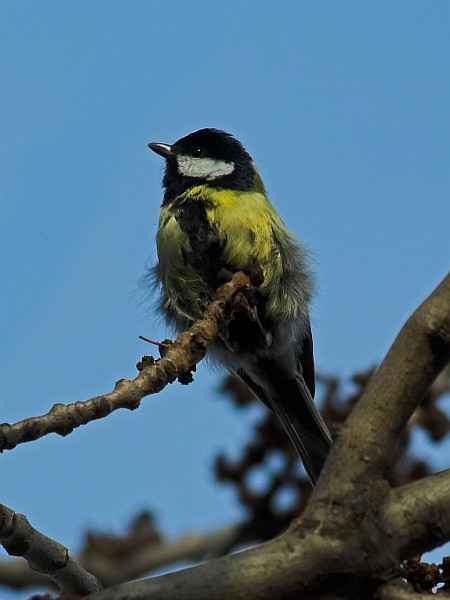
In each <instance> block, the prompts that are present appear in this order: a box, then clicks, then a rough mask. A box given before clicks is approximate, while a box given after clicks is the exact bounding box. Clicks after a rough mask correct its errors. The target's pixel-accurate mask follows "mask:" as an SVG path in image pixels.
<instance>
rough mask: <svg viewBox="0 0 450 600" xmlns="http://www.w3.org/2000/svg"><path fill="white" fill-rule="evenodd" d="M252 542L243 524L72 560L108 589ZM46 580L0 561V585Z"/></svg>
mask: <svg viewBox="0 0 450 600" xmlns="http://www.w3.org/2000/svg"><path fill="white" fill-rule="evenodd" d="M243 533H245V535H243ZM251 541H255V539H254V537H253V536H251V535H250V532H249V531H248V529H246V528H244V527H243V525H235V526H233V527H226V528H224V529H219V530H217V531H211V532H207V533H190V534H186V535H184V536H182V537H180V538H179V539H178V540H175V541H173V542H164V543H160V544H155V543H154V542H149V543H147V544H145V545H142V546H138V547H136V548H135V549H134V550H133V551H130V552H126V553H125V554H124V555H123V556H121V557H120V558H117V559H114V558H113V557H110V556H105V554H104V553H101V552H89V553H88V554H86V553H85V552H82V553H81V554H79V555H77V556H76V557H75V560H76V561H77V563H79V564H80V565H82V566H83V568H85V569H86V570H87V571H89V572H90V573H93V574H94V575H95V576H96V577H97V578H98V579H99V580H100V581H101V582H102V584H103V585H104V587H109V586H112V585H117V584H119V583H123V582H125V581H129V580H130V579H135V578H137V577H142V576H143V575H146V574H148V573H151V572H152V571H155V570H157V569H161V568H163V567H167V566H169V565H174V564H176V563H177V562H184V563H186V562H193V563H197V562H201V561H204V560H209V559H211V558H216V557H219V556H222V555H223V554H224V553H226V552H227V551H228V550H229V548H230V547H231V548H232V547H234V546H235V545H236V544H243V543H245V542H247V543H249V542H251ZM46 583H48V580H47V579H46V578H45V577H44V576H42V575H40V574H39V573H36V572H35V571H32V570H30V569H29V568H28V566H27V564H26V563H25V562H24V561H21V560H20V561H19V560H3V561H0V585H5V586H7V587H10V588H15V589H24V588H27V587H31V586H37V585H45V584H46Z"/></svg>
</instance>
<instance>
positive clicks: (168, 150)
mask: <svg viewBox="0 0 450 600" xmlns="http://www.w3.org/2000/svg"><path fill="white" fill-rule="evenodd" d="M148 147H149V148H150V150H153V152H156V154H159V155H160V156H163V157H164V158H170V157H172V156H175V153H174V152H173V150H172V146H170V145H169V144H160V143H159V142H151V143H150V144H149V145H148Z"/></svg>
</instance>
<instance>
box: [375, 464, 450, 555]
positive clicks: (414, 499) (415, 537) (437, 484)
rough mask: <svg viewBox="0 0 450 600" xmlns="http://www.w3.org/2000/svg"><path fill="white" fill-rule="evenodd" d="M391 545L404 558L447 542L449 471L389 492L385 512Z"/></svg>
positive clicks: (449, 497) (449, 526)
mask: <svg viewBox="0 0 450 600" xmlns="http://www.w3.org/2000/svg"><path fill="white" fill-rule="evenodd" d="M383 520H384V523H385V528H386V531H387V532H395V535H392V541H391V543H394V544H396V545H397V547H398V553H399V555H400V556H402V557H403V558H410V557H412V556H416V555H421V554H422V553H423V552H426V551H427V550H432V549H433V548H436V547H437V546H440V545H441V544H444V543H445V542H447V541H448V540H449V539H450V469H447V470H446V471H442V472H441V473H436V474H435V475H432V476H430V477H426V478H424V479H420V480H419V481H414V482H413V483H409V484H408V485H405V486H403V487H401V488H397V489H394V490H392V491H391V493H390V498H389V502H388V503H387V504H386V509H385V512H384V519H383Z"/></svg>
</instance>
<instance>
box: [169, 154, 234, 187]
mask: <svg viewBox="0 0 450 600" xmlns="http://www.w3.org/2000/svg"><path fill="white" fill-rule="evenodd" d="M177 163H178V171H179V172H180V173H181V175H184V176H185V177H198V178H200V179H207V180H209V181H211V180H213V179H217V178H218V177H223V176H224V175H230V173H232V172H233V171H234V162H228V161H226V160H217V159H215V158H193V157H192V156H186V155H184V154H180V155H178V156H177Z"/></svg>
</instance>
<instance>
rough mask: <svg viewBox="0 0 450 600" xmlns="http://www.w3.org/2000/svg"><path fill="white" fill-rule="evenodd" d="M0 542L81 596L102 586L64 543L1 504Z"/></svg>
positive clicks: (62, 587)
mask: <svg viewBox="0 0 450 600" xmlns="http://www.w3.org/2000/svg"><path fill="white" fill-rule="evenodd" d="M0 543H1V544H2V546H3V547H4V548H5V550H6V551H7V552H8V554H10V555H12V556H22V557H23V558H24V559H25V560H26V561H27V563H28V565H29V566H30V568H31V569H33V571H36V572H37V573H44V574H45V575H47V576H48V577H50V578H51V579H52V580H53V581H54V582H55V583H56V584H57V585H58V586H59V588H60V589H61V590H64V591H69V592H72V593H74V594H79V595H81V596H87V595H88V594H91V593H92V592H98V591H99V590H101V589H102V586H101V585H100V582H99V581H98V579H97V578H96V577H94V576H93V575H91V574H90V573H88V572H87V571H85V570H84V569H83V568H82V567H81V566H80V565H79V564H78V563H77V562H76V561H74V560H73V559H72V558H71V557H70V556H69V551H68V550H67V548H65V547H64V546H63V545H61V544H60V543H58V542H55V541H54V540H52V539H51V538H49V537H47V536H45V535H44V534H43V533H40V532H39V531H37V530H36V529H34V527H32V526H31V525H30V523H29V522H28V520H27V518H26V517H25V516H24V515H20V514H18V513H15V512H14V511H13V510H11V509H10V508H8V507H7V506H4V505H3V504H0Z"/></svg>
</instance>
